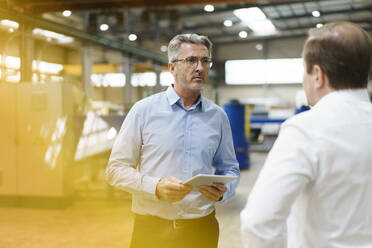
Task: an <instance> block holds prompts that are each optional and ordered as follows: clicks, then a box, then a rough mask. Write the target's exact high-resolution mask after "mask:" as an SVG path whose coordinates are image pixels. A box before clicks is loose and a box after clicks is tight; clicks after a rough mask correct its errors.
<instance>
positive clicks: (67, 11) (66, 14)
mask: <svg viewBox="0 0 372 248" xmlns="http://www.w3.org/2000/svg"><path fill="white" fill-rule="evenodd" d="M71 13H72V12H71V10H65V11H63V12H62V15H63V16H65V17H69V16H70V15H71Z"/></svg>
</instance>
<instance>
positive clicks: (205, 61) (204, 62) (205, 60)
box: [201, 58, 209, 64]
mask: <svg viewBox="0 0 372 248" xmlns="http://www.w3.org/2000/svg"><path fill="white" fill-rule="evenodd" d="M201 62H202V63H203V64H207V63H209V59H208V58H203V59H202V60H201Z"/></svg>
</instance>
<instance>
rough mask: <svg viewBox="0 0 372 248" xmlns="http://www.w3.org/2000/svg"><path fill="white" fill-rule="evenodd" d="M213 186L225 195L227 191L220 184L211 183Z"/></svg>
mask: <svg viewBox="0 0 372 248" xmlns="http://www.w3.org/2000/svg"><path fill="white" fill-rule="evenodd" d="M213 186H214V187H215V188H217V189H218V190H219V191H221V192H223V193H225V192H226V191H227V187H226V186H225V185H224V184H221V183H213Z"/></svg>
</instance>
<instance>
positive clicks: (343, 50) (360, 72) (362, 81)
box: [303, 22, 372, 90]
mask: <svg viewBox="0 0 372 248" xmlns="http://www.w3.org/2000/svg"><path fill="white" fill-rule="evenodd" d="M303 58H304V60H305V63H306V71H307V72H308V73H311V71H312V69H313V66H314V65H319V66H320V67H321V68H322V70H323V71H324V72H325V74H326V75H327V76H328V78H329V81H330V85H331V87H332V88H334V89H336V90H338V89H358V88H366V87H367V84H368V76H369V72H370V69H371V63H372V40H371V37H370V36H369V34H368V33H367V32H366V31H364V30H363V29H362V28H360V27H359V26H357V25H355V24H352V23H349V22H334V23H329V24H326V25H324V26H323V27H321V28H315V29H311V30H310V31H309V38H308V39H307V41H306V43H305V47H304V51H303Z"/></svg>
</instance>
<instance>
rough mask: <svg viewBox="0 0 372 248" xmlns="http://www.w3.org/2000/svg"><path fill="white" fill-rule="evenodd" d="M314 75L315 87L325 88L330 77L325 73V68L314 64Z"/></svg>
mask: <svg viewBox="0 0 372 248" xmlns="http://www.w3.org/2000/svg"><path fill="white" fill-rule="evenodd" d="M312 76H313V82H314V87H315V88H316V89H322V88H324V86H325V84H326V81H327V79H328V78H327V75H326V74H325V73H324V71H323V69H322V68H321V67H320V66H319V65H314V67H313V73H312Z"/></svg>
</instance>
